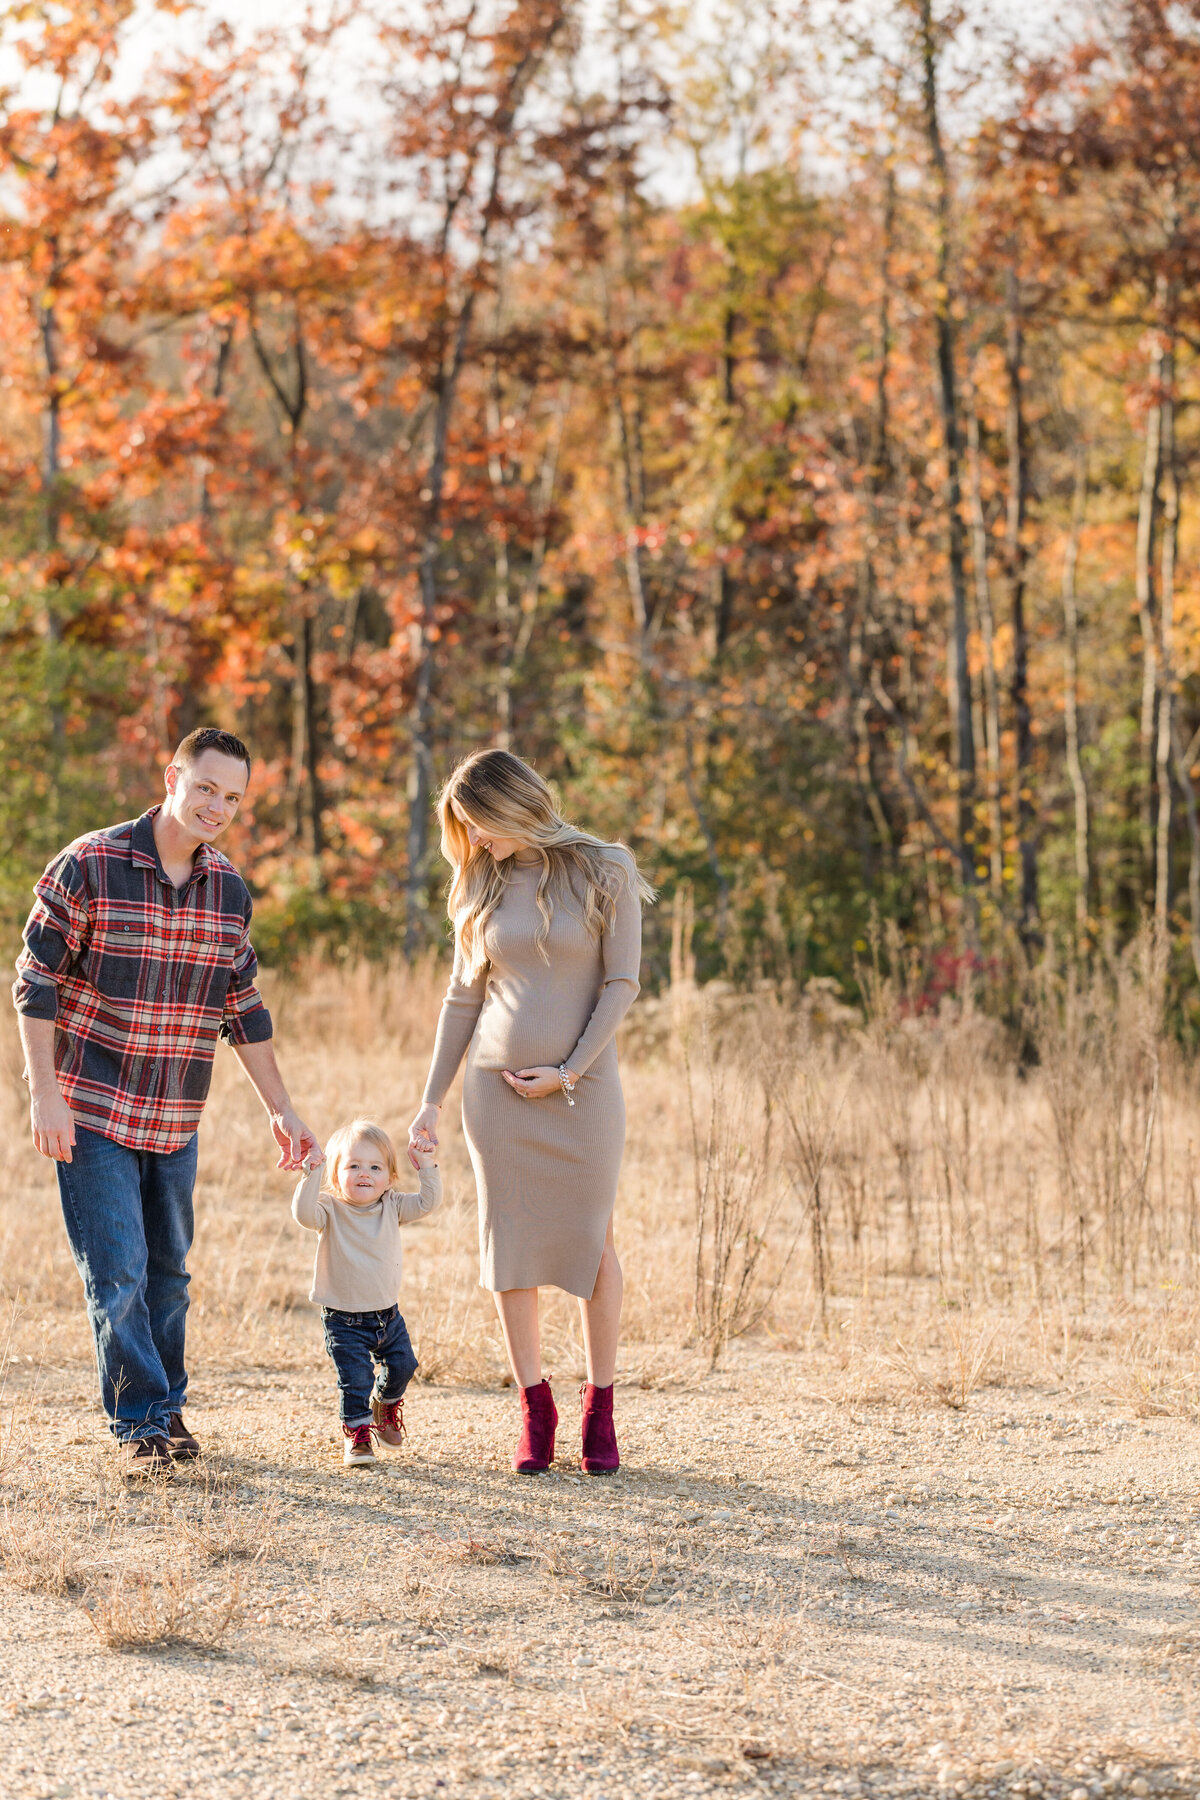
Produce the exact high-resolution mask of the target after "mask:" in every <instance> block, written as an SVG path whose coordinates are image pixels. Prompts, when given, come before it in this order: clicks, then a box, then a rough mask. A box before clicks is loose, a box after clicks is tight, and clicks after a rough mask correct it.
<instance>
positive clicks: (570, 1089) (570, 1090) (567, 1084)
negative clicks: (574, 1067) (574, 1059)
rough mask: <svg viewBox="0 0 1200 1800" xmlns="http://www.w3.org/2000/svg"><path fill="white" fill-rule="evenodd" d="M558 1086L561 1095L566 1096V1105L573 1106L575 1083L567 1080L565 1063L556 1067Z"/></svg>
mask: <svg viewBox="0 0 1200 1800" xmlns="http://www.w3.org/2000/svg"><path fill="white" fill-rule="evenodd" d="M558 1085H559V1086H560V1087H561V1088H562V1091H563V1093H564V1094H565V1095H566V1096H567V1105H568V1106H574V1104H575V1083H574V1082H573V1081H568V1080H567V1065H566V1063H559V1065H558Z"/></svg>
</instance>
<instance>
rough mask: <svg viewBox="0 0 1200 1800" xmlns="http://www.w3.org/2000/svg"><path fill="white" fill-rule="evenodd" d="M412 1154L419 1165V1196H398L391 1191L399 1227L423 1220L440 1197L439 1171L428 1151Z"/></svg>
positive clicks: (416, 1151)
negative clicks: (415, 1220) (416, 1220)
mask: <svg viewBox="0 0 1200 1800" xmlns="http://www.w3.org/2000/svg"><path fill="white" fill-rule="evenodd" d="M412 1154H413V1155H414V1156H415V1157H416V1158H417V1159H418V1161H419V1163H420V1171H421V1172H420V1182H421V1191H420V1193H419V1194H399V1193H397V1192H396V1190H395V1189H394V1188H393V1189H392V1194H393V1197H394V1199H395V1202H396V1211H397V1214H398V1216H399V1219H400V1223H401V1225H410V1224H411V1223H412V1221H413V1220H414V1219H423V1218H425V1217H426V1215H427V1214H429V1213H431V1212H432V1211H433V1209H434V1207H435V1206H436V1205H437V1204H438V1202H439V1200H440V1199H441V1197H442V1177H441V1171H440V1170H439V1168H438V1166H437V1164H436V1163H435V1162H434V1160H433V1158H432V1157H431V1156H430V1155H429V1153H428V1151H423V1150H415V1151H413V1152H412Z"/></svg>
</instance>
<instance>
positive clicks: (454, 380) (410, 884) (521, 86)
mask: <svg viewBox="0 0 1200 1800" xmlns="http://www.w3.org/2000/svg"><path fill="white" fill-rule="evenodd" d="M561 24H562V17H561V15H560V16H559V18H558V19H557V20H556V21H555V22H552V23H551V25H550V27H549V30H548V31H547V33H546V35H545V37H544V38H543V39H542V41H541V43H540V45H539V46H538V48H537V49H536V50H534V49H532V48H531V49H529V50H527V51H526V53H525V55H524V56H523V57H522V58H521V60H520V62H519V63H518V64H517V65H516V67H515V68H514V70H513V72H512V75H511V76H510V78H509V86H508V93H507V95H506V96H505V99H504V101H503V102H502V104H501V106H500V109H499V112H498V114H497V116H496V118H495V120H494V122H493V131H494V144H495V149H494V151H493V156H492V173H491V180H490V182H489V187H488V195H487V200H486V202H485V204H484V206H483V209H482V220H483V222H482V224H481V225H480V228H479V239H478V244H477V247H476V255H477V263H478V264H482V263H483V261H484V259H485V257H486V254H487V250H488V245H489V242H490V238H491V231H492V225H493V222H494V220H495V219H496V217H497V216H498V202H499V198H500V185H501V180H502V177H503V171H504V163H505V153H506V151H507V149H508V146H509V143H510V142H511V138H512V131H513V127H514V125H515V123H516V116H517V112H518V110H519V108H520V105H521V101H522V98H523V96H524V93H525V89H526V87H527V86H528V83H529V80H530V78H531V77H532V75H533V72H534V70H535V68H536V67H537V65H538V63H539V61H540V60H541V57H542V56H543V55H544V54H545V52H546V50H547V49H548V48H549V45H550V41H551V39H552V38H553V37H554V36H555V34H556V33H557V32H558V30H559V28H560V26H561ZM479 292H480V287H479V283H478V281H477V280H475V279H473V278H471V277H468V281H467V289H466V293H465V294H464V295H463V299H462V304H461V306H460V307H459V312H458V320H457V324H456V326H455V329H454V333H453V338H452V342H451V346H450V354H449V359H448V360H447V359H446V358H445V356H443V359H442V364H441V367H440V369H439V371H438V375H437V379H436V384H435V399H436V404H435V407H434V417H433V438H432V445H431V451H430V459H429V470H428V473H427V475H426V478H425V488H426V492H427V493H428V496H429V497H428V500H427V501H426V504H425V520H424V529H423V532H422V535H421V547H420V551H419V553H418V558H417V592H418V595H419V600H420V610H419V614H418V618H417V620H416V623H415V625H414V627H413V631H412V646H413V658H414V662H415V664H416V672H415V677H414V681H413V702H412V708H411V710H410V713H409V729H410V735H411V740H412V760H411V763H410V765H409V778H408V832H407V844H406V848H407V853H408V856H407V860H408V868H407V872H406V876H405V917H404V953H405V955H406V956H412V955H413V954H414V953H415V951H416V950H417V948H418V946H419V944H420V941H421V937H422V914H423V906H422V901H423V897H424V890H425V880H426V874H427V863H428V858H429V805H430V799H431V796H432V794H433V697H434V693H433V677H434V666H433V664H434V642H435V639H434V627H435V624H436V620H437V601H438V561H439V557H440V554H441V542H442V507H443V501H444V498H445V489H446V462H447V454H448V449H449V441H450V421H451V418H452V416H453V411H454V402H455V398H456V396H457V392H458V382H459V377H460V376H461V374H462V371H463V366H464V364H465V362H466V358H467V346H468V343H469V340H470V335H471V325H472V322H473V319H474V314H475V303H476V300H477V298H478V295H479Z"/></svg>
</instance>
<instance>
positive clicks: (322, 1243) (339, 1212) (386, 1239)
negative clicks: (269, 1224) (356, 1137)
mask: <svg viewBox="0 0 1200 1800" xmlns="http://www.w3.org/2000/svg"><path fill="white" fill-rule="evenodd" d="M321 1174H322V1165H321V1164H320V1163H318V1164H317V1166H316V1167H315V1168H312V1169H308V1170H306V1172H305V1174H304V1175H303V1176H302V1177H301V1179H300V1181H299V1182H298V1183H297V1185H296V1192H295V1193H294V1194H293V1195H292V1217H293V1218H294V1219H295V1220H296V1222H297V1224H299V1225H303V1226H304V1227H305V1229H306V1230H307V1231H316V1232H319V1233H320V1236H319V1238H318V1239H317V1255H316V1261H315V1262H314V1264H313V1284H312V1292H311V1293H310V1294H309V1296H308V1297H309V1299H310V1300H316V1301H317V1302H319V1304H320V1305H321V1306H332V1307H333V1308H335V1310H336V1311H337V1312H381V1311H382V1310H383V1309H384V1307H387V1306H394V1305H395V1303H396V1296H397V1295H398V1294H399V1292H400V1263H401V1250H400V1227H401V1225H408V1224H410V1223H411V1221H412V1220H413V1219H423V1218H425V1216H426V1215H427V1214H428V1213H431V1212H432V1211H433V1209H434V1207H435V1206H436V1205H437V1204H438V1201H439V1200H440V1199H441V1197H442V1178H441V1175H440V1174H439V1173H438V1171H437V1169H436V1168H432V1169H422V1170H421V1176H420V1180H421V1191H420V1193H419V1194H401V1193H398V1192H397V1191H396V1189H395V1188H388V1189H387V1191H386V1193H384V1194H382V1195H381V1196H380V1197H379V1199H378V1200H376V1201H374V1202H373V1203H372V1204H371V1205H370V1206H351V1205H350V1203H349V1202H348V1201H346V1200H342V1199H339V1197H338V1196H337V1195H336V1194H330V1193H322V1192H321Z"/></svg>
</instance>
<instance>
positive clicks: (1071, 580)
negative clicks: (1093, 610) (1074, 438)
mask: <svg viewBox="0 0 1200 1800" xmlns="http://www.w3.org/2000/svg"><path fill="white" fill-rule="evenodd" d="M1086 506H1087V451H1086V450H1085V449H1081V450H1080V451H1079V453H1078V456H1077V457H1076V461H1075V493H1074V497H1073V500H1072V503H1071V530H1070V534H1069V536H1068V538H1067V549H1066V555H1065V556H1064V558H1063V575H1062V607H1063V713H1064V719H1065V724H1066V736H1067V773H1068V774H1069V776H1070V778H1071V789H1072V792H1073V793H1074V796H1075V948H1076V951H1077V952H1078V951H1081V950H1082V949H1083V946H1084V944H1085V942H1086V937H1087V928H1088V917H1089V890H1090V887H1091V871H1090V865H1089V855H1088V791H1087V782H1086V780H1085V779H1084V773H1083V763H1082V762H1081V761H1080V757H1079V602H1078V596H1077V591H1076V577H1077V574H1078V568H1079V540H1080V536H1081V535H1082V532H1083V517H1084V510H1085V508H1086Z"/></svg>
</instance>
